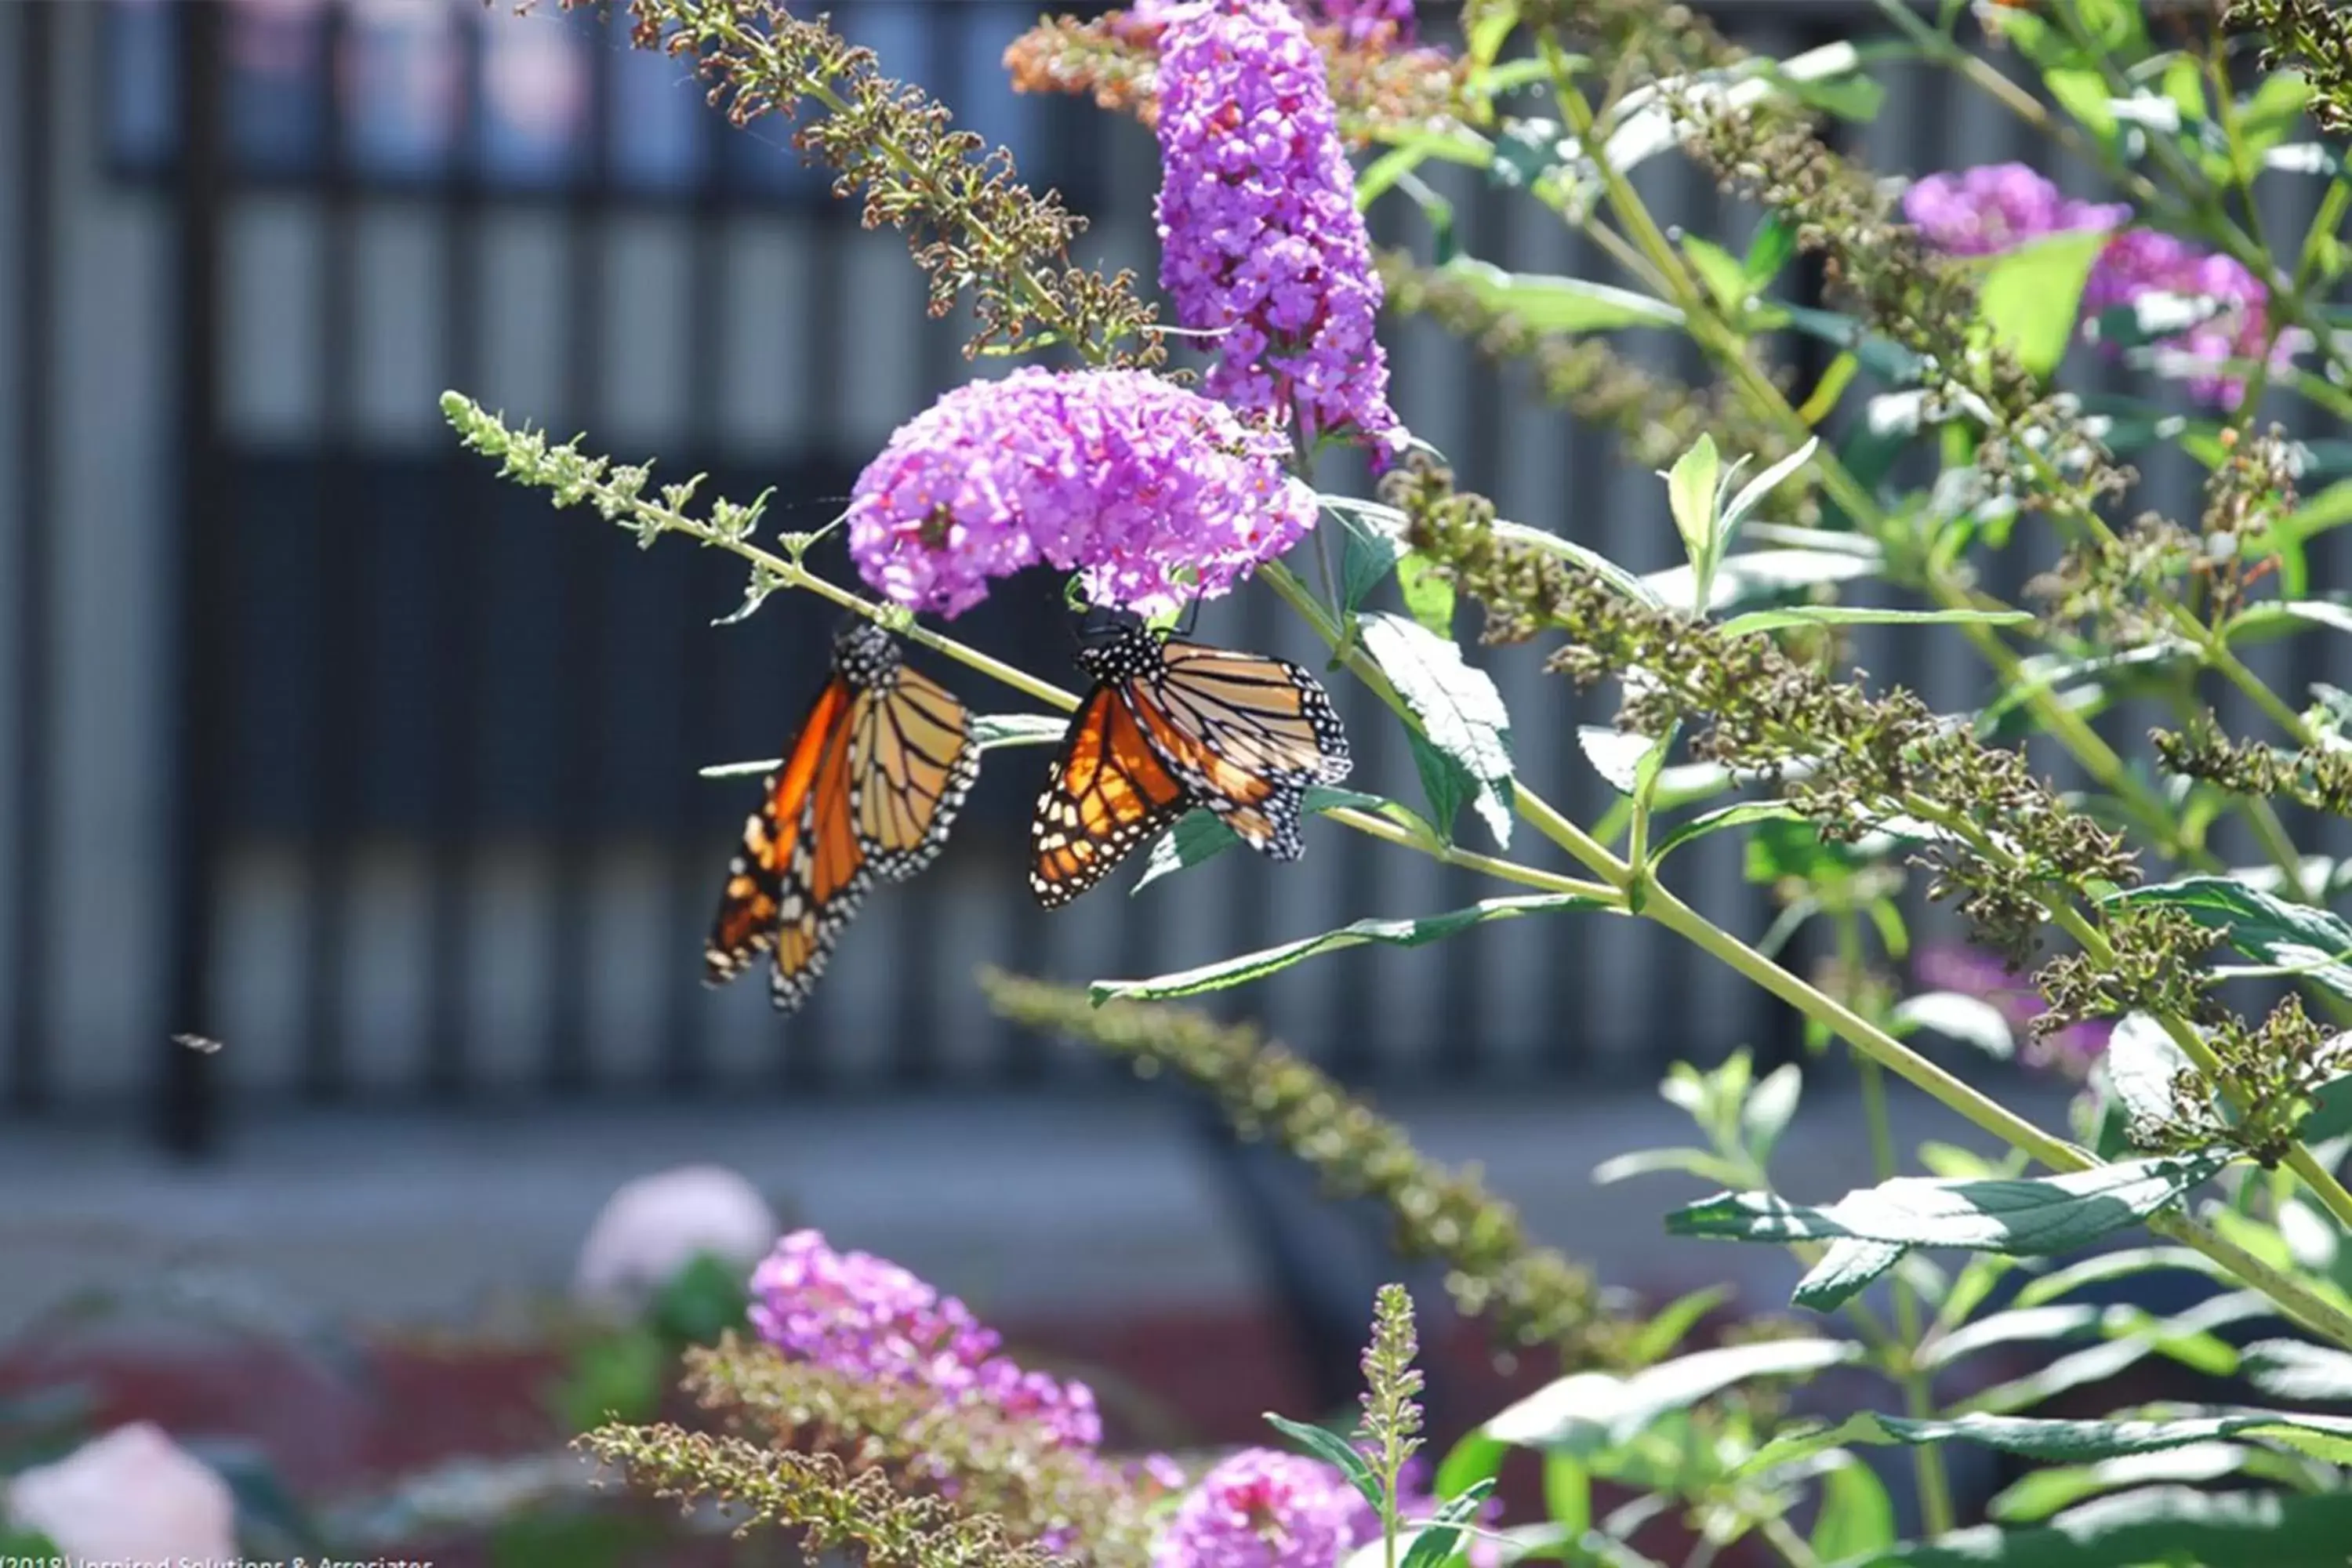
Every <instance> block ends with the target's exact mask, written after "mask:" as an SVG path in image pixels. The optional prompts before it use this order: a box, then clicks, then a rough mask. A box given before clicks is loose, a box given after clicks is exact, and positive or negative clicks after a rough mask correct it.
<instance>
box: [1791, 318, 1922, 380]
mask: <svg viewBox="0 0 2352 1568" xmlns="http://www.w3.org/2000/svg"><path fill="white" fill-rule="evenodd" d="M1780 312H1781V314H1782V315H1784V316H1786V317H1787V318H1788V323H1789V325H1790V327H1791V328H1792V329H1794V330H1795V331H1800V332H1802V333H1804V334H1805V335H1806V336H1807V337H1810V338H1817V339H1819V340H1820V341H1821V342H1825V343H1828V344H1830V345H1832V347H1834V348H1838V349H1843V350H1844V351H1845V352H1846V353H1851V354H1853V357H1854V358H1855V359H1857V360H1859V361H1860V362H1861V363H1862V368H1863V369H1864V370H1866V371H1868V372H1869V373H1870V374H1872V375H1874V376H1875V377H1877V378H1878V379H1879V380H1880V381H1883V382H1885V384H1887V385H1888V386H1890V387H1904V386H1916V385H1917V384H1919V381H1920V379H1921V377H1922V376H1924V375H1925V374H1926V373H1927V361H1926V360H1924V359H1922V358H1920V356H1919V355H1918V353H1916V352H1915V351H1913V350H1911V349H1906V348H1905V347H1904V346H1903V345H1902V344H1901V343H1898V342H1895V340H1894V339H1892V338H1890V337H1886V336H1885V335H1883V334H1881V333H1878V332H1874V331H1870V330H1869V329H1868V328H1866V327H1864V325H1863V324H1862V323H1861V322H1860V321H1856V320H1854V318H1853V317H1852V316H1843V315H1840V314H1839V313H1838V312H1836V311H1835V310H1813V309H1811V308H1810V307H1808V306H1800V305H1783V306H1781V307H1780Z"/></svg>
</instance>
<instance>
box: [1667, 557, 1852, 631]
mask: <svg viewBox="0 0 2352 1568" xmlns="http://www.w3.org/2000/svg"><path fill="white" fill-rule="evenodd" d="M1877 571H1878V563H1877V562H1876V561H1874V560H1872V559H1869V558H1866V557H1863V556H1859V555H1854V554H1852V553H1849V552H1845V551H1842V550H1750V551H1748V552H1746V553H1744V554H1739V555H1726V556H1724V557H1723V558H1722V559H1721V560H1719V561H1717V563H1715V575H1714V577H1713V578H1712V579H1711V580H1710V582H1709V583H1708V585H1707V593H1706V614H1708V615H1723V614H1727V613H1728V612H1730V611H1734V610H1744V609H1748V608H1751V607H1753V606H1755V605H1771V604H1779V603H1782V602H1785V601H1787V600H1790V599H1796V598H1802V597H1803V596H1804V595H1808V594H1810V593H1811V592H1812V590H1813V589H1814V587H1815V586H1817V585H1818V584H1824V583H1849V582H1852V581H1853V579H1855V578H1857V577H1868V576H1871V575H1873V574H1875V573H1876V572H1877ZM1642 584H1643V588H1644V590H1645V591H1646V593H1647V595H1648V596H1649V597H1650V598H1651V599H1652V600H1653V601H1654V602H1655V603H1658V604H1662V605H1665V606H1667V607H1668V608H1671V609H1676V610H1688V611H1691V612H1692V613H1694V614H1696V613H1698V610H1699V607H1700V606H1699V603H1698V576H1697V574H1696V573H1694V572H1693V571H1692V570H1691V569H1690V568H1689V567H1688V566H1671V567H1668V568H1667V569H1666V570H1664V571H1663V572H1653V573H1651V574H1648V575H1647V576H1645V577H1643V579H1642Z"/></svg>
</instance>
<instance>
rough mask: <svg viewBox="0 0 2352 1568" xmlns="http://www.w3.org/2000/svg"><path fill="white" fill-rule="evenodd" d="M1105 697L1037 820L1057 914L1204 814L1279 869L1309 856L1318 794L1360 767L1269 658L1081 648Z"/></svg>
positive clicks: (1282, 663)
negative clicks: (1171, 830) (1137, 853)
mask: <svg viewBox="0 0 2352 1568" xmlns="http://www.w3.org/2000/svg"><path fill="white" fill-rule="evenodd" d="M1078 666H1079V668H1081V669H1083V670H1085V671H1086V672H1087V674H1088V675H1089V676H1091V677H1093V678H1094V682H1095V684H1094V689H1092V690H1091V691H1090V692H1088V694H1087V700H1086V701H1085V702H1084V703H1082V704H1081V705H1080V707H1079V709H1078V711H1077V714H1076V717H1074V718H1073V719H1072V721H1071V723H1070V729H1069V731H1068V734H1067V735H1066V738H1065V739H1064V742H1063V748H1062V753H1061V755H1060V757H1059V758H1058V759H1056V761H1055V763H1054V767H1053V770H1052V772H1051V773H1049V774H1048V776H1047V779H1046V784H1045V792H1044V793H1043V794H1042V795H1040V796H1039V797H1038V800H1037V810H1036V813H1035V815H1034V817H1033V819H1032V821H1031V826H1030V842H1031V847H1032V850H1033V851H1034V853H1033V856H1032V860H1031V866H1030V873H1029V886H1030V890H1031V891H1032V892H1033V893H1034V894H1035V895H1036V898H1037V901H1038V902H1039V903H1040V904H1042V905H1044V906H1045V908H1047V909H1055V908H1058V907H1060V906H1061V905H1062V904H1065V903H1067V902H1068V901H1069V900H1072V899H1074V898H1076V897H1077V896H1078V894H1080V893H1082V892H1085V891H1086V890H1087V889H1088V888H1091V887H1093V886H1094V885H1095V884H1096V883H1097V882H1099V881H1100V880H1101V879H1103V878H1104V877H1105V876H1107V875H1108V873H1109V872H1110V869H1111V868H1113V867H1114V866H1116V865H1118V862H1119V861H1120V860H1122V859H1124V858H1126V857H1127V856H1128V855H1129V854H1130V853H1132V852H1133V850H1134V849H1135V847H1136V846H1138V845H1139V844H1141V843H1142V842H1144V841H1145V840H1146V839H1149V838H1150V837H1153V836H1155V835H1157V834H1158V833H1160V832H1161V831H1162V830H1164V829H1166V828H1167V827H1169V826H1172V825H1173V824H1174V823H1175V822H1176V820H1177V819H1178V818H1180V817H1181V816H1183V815H1184V814H1185V813H1186V812H1187V811H1189V810H1191V809H1192V807H1193V806H1195V805H1200V806H1205V807H1206V808H1208V809H1209V810H1210V811H1213V812H1214V813H1215V814H1216V815H1217V816H1218V817H1219V818H1220V819H1221V820H1223V823H1224V824H1225V826H1227V827H1229V828H1231V829H1232V830H1233V831H1234V834H1235V835H1236V836H1237V837H1240V838H1241V839H1242V840H1243V841H1244V843H1246V844H1248V845H1249V846H1250V847H1252V848H1254V849H1256V850H1258V851H1259V852H1260V853H1261V854H1264V855H1265V856H1267V857H1269V858H1273V859H1276V860H1296V859H1297V858H1299V856H1300V855H1301V854H1303V853H1304V852H1305V844H1304V842H1303V840H1302V837H1301V836H1300V831H1299V820H1300V817H1301V816H1302V815H1303V813H1304V810H1305V803H1306V794H1307V786H1308V785H1309V784H1336V783H1338V782H1339V780H1341V779H1343V778H1345V777H1347V775H1348V772H1349V767H1350V765H1351V762H1350V758H1349V751H1348V739H1347V733H1346V731H1344V730H1343V729H1341V727H1340V724H1339V715H1338V714H1337V713H1336V712H1334V711H1333V710H1332V707H1331V701H1330V699H1329V697H1328V696H1327V695H1326V694H1325V692H1324V690H1323V688H1322V686H1321V685H1320V684H1319V683H1318V681H1317V680H1316V679H1315V678H1314V677H1313V676H1312V675H1310V674H1308V673H1307V671H1306V670H1305V669H1303V668H1300V667H1298V666H1297V665H1295V664H1292V663H1290V662H1289V661H1288V660H1286V659H1279V658H1268V657H1266V656H1265V655H1262V654H1248V653H1232V652H1228V651H1226V650H1225V649H1223V648H1217V647H1210V646H1209V645H1208V644H1206V643H1196V642H1191V641H1188V640H1186V639H1183V638H1181V637H1165V638H1163V637H1159V636H1157V635H1155V634H1153V633H1151V632H1150V631H1148V630H1146V629H1145V628H1143V627H1141V626H1131V627H1128V628H1125V629H1123V630H1121V631H1119V632H1118V633H1117V634H1115V635H1114V636H1113V637H1111V638H1110V639H1109V640H1108V641H1106V642H1103V643H1100V644H1097V645H1095V646H1093V647H1086V648H1082V649H1081V650H1080V651H1079V653H1078Z"/></svg>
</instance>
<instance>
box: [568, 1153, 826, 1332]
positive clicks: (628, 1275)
mask: <svg viewBox="0 0 2352 1568" xmlns="http://www.w3.org/2000/svg"><path fill="white" fill-rule="evenodd" d="M782 1229H783V1226H782V1225H781V1224H779V1223H778V1221H777V1219H776V1212H775V1210H774V1209H772V1208H771V1207H769V1206H768V1200H767V1199H765V1198H763V1197H761V1195H760V1194H759V1190H758V1189H757V1188H755V1187H753V1186H752V1185H751V1183H750V1182H747V1181H745V1180H744V1179H743V1178H742V1177H741V1176H740V1175H738V1174H736V1173H734V1172H733V1171H730V1170H728V1169H727V1168H725V1167H724V1166H721V1165H682V1166H679V1167H678V1168H677V1169H676V1170H672V1171H662V1172H658V1173H655V1174H653V1175H649V1176H639V1177H638V1178H636V1179H635V1181H632V1182H625V1183H623V1184H621V1186H620V1189H619V1190H618V1191H616V1192H615V1193H614V1194H613V1195H612V1197H610V1198H609V1199H607V1200H606V1201H605V1204H604V1209H603V1210H602V1211H601V1212H600V1213H598V1215H596V1220H595V1223H594V1224H593V1225H591V1226H589V1227H588V1239H587V1240H585V1241H583V1242H582V1243H581V1244H580V1263H579V1268H578V1270H577V1272H576V1274H575V1275H574V1277H573V1284H572V1294H573V1296H574V1298H575V1299H577V1300H581V1301H583V1302H585V1303H588V1304H590V1305H593V1306H598V1307H608V1308H619V1309H621V1310H635V1309H637V1308H639V1307H642V1306H643V1305H644V1304H645V1302H646V1300H649V1299H650V1298H651V1297H652V1296H653V1294H654V1292H656V1291H657V1290H659V1289H661V1288H662V1287H663V1286H664V1285H667V1284H668V1283H669V1282H670V1280H672V1279H675V1278H677V1273H678V1270H680V1269H682V1268H685V1267H686V1266H687V1265H688V1263H691V1262H693V1261H694V1259H695V1258H697V1257H698V1256H700V1255H701V1254H704V1253H709V1254H711V1255H713V1256H714V1257H717V1258H721V1259H723V1260H725V1261H726V1262H728V1263H730V1264H737V1265H740V1266H741V1268H742V1269H743V1270H744V1271H745V1272H746V1273H749V1272H750V1270H751V1266H752V1265H753V1264H755V1263H757V1262H758V1261H759V1260H760V1258H761V1256H762V1255H764V1254H765V1253H766V1252H767V1250H768V1247H770V1246H771V1245H772V1243H773V1242H774V1241H775V1239H776V1237H777V1235H778V1234H779V1233H780V1232H781V1231H782Z"/></svg>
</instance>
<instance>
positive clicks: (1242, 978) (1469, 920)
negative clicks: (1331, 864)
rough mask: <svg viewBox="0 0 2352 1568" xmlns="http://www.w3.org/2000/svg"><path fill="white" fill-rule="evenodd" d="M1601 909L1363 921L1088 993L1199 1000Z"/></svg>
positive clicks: (1546, 906) (1483, 906) (1576, 903)
mask: <svg viewBox="0 0 2352 1568" xmlns="http://www.w3.org/2000/svg"><path fill="white" fill-rule="evenodd" d="M1596 907H1598V906H1597V905H1596V903H1595V902H1594V900H1591V899H1586V898H1582V897H1580V896H1578V895H1576V894H1572V893H1528V894H1521V895H1517V896H1515V897H1510V898H1499V899H1485V900H1480V901H1479V902H1477V903H1475V904H1472V905H1470V906H1469V907H1468V908H1466V909H1459V910H1447V911H1445V912H1444V914H1436V915H1423V916H1422V917H1421V918H1420V919H1418V920H1361V921H1354V922H1353V923H1351V924H1349V925H1344V926H1341V927H1340V928H1339V930H1337V931H1325V932H1324V933H1323V934H1322V935H1320V936H1310V937H1305V938H1302V939H1301V940H1299V941H1297V942H1281V943H1278V944H1276V946H1273V947H1268V948H1262V949H1260V950H1259V951H1257V952H1245V953H1243V954H1242V955H1241V956H1239V957H1238V958H1226V959H1220V960H1218V961H1217V962H1216V963H1204V964H1202V965H1200V966H1199V967H1197V968H1193V969H1180V970H1178V971H1176V972H1175V973H1170V974H1161V975H1158V976H1156V977H1154V978H1152V979H1150V980H1097V981H1096V982H1095V983H1094V984H1092V985H1091V986H1089V987H1088V988H1087V991H1088V994H1089V995H1091V996H1092V997H1093V999H1094V1001H1095V1003H1096V1004H1097V1005H1101V1004H1102V1003H1104V1002H1108V1001H1109V1000H1111V999H1112V998H1114V997H1128V998H1135V999H1161V1000H1164V999H1166V998H1168V997H1172V996H1193V995H1198V994H1200V993H1202V992H1204V991H1223V990H1226V989H1228V988H1229V987H1232V986H1235V985H1245V984H1248V983H1250V982H1251V981H1253V980H1262V979H1264V978H1265V976H1267V975H1269V974H1273V973H1278V972H1279V971H1281V970H1285V969H1287V968H1289V967H1290V966H1291V965H1292V964H1294V963H1303V962H1304V961H1306V960H1307V959H1309V958H1313V957H1315V956H1316V955H1317V954H1318V953H1325V952H1339V950H1341V949H1343V948H1349V947H1361V946H1363V945H1365V944H1366V943H1368V942H1380V943H1384V944H1385V945H1387V946H1390V947H1420V946H1422V945H1423V944H1424V943H1427V942H1438V941H1441V940H1443V939H1444V938H1446V937H1449V936H1453V935H1454V934H1455V933H1456V932H1458V931H1466V930H1468V929H1469V928H1470V927H1472V926H1474V925H1479V924H1482V923H1484V922H1486V921H1505V920H1516V919H1517V918H1518V917H1520V916H1521V915H1534V914H1556V913H1558V912H1559V911H1561V910H1576V909H1591V908H1596Z"/></svg>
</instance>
